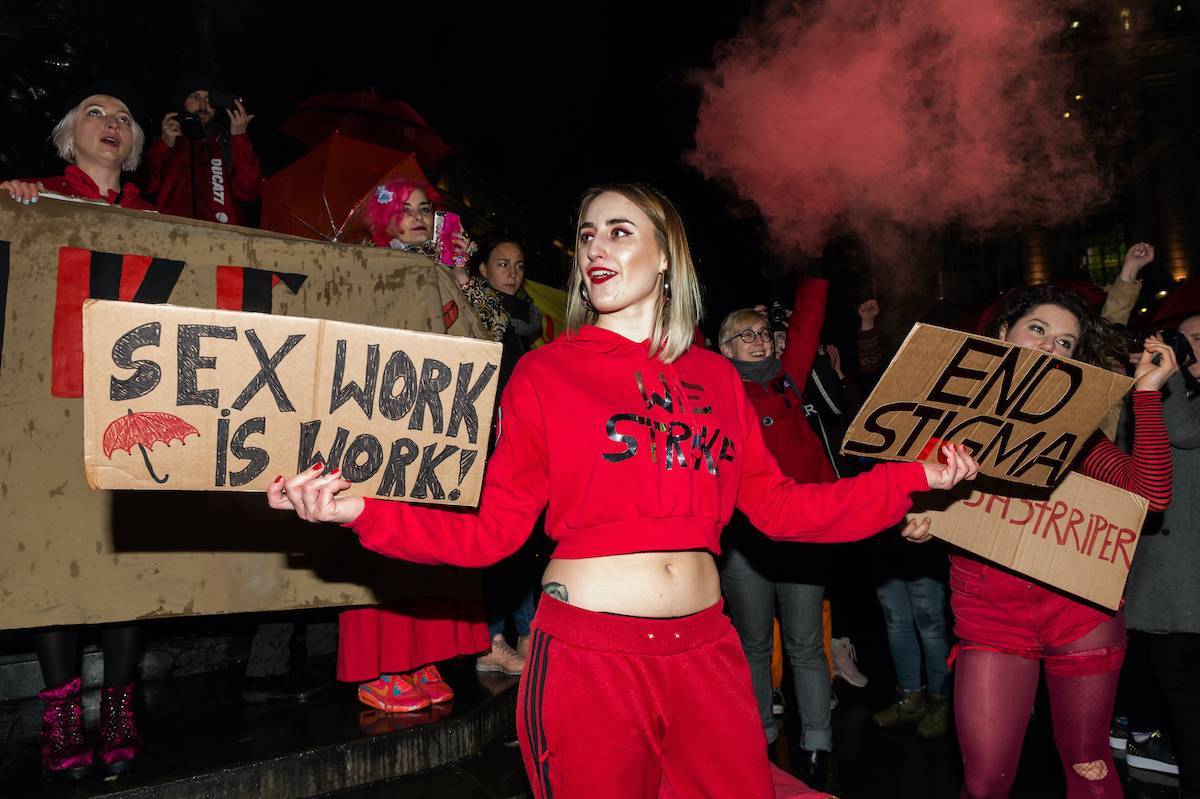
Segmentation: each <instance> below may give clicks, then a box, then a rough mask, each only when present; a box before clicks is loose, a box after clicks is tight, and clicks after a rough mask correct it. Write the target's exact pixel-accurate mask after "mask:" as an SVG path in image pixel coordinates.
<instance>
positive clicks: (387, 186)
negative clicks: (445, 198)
mask: <svg viewBox="0 0 1200 799" xmlns="http://www.w3.org/2000/svg"><path fill="white" fill-rule="evenodd" d="M417 189H420V190H421V191H423V192H425V196H426V197H428V198H429V202H431V203H433V204H434V205H435V206H436V205H438V204H439V203H440V202H441V201H442V198H441V196H440V195H439V194H438V193H437V189H435V188H434V187H433V186H431V185H429V184H428V183H418V182H417V181H415V180H409V179H408V178H393V179H392V180H389V181H387V182H386V183H380V184H379V185H378V186H376V187H375V188H374V189H372V190H371V195H370V196H369V197H368V198H367V204H366V207H365V208H364V213H365V215H366V218H367V226H368V227H369V228H370V229H371V239H372V240H373V241H374V242H375V246H376V247H386V246H388V243H389V242H390V241H391V240H392V234H391V233H388V228H389V227H391V225H392V221H393V220H395V219H399V218H400V217H402V216H403V215H404V203H406V202H407V201H408V198H409V197H411V196H412V193H413V192H414V191H416V190H417Z"/></svg>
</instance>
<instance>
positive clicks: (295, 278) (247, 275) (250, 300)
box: [217, 266, 308, 313]
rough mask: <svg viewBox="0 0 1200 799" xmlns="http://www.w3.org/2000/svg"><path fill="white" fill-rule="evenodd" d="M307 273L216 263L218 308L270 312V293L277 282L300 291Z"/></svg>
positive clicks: (293, 291)
mask: <svg viewBox="0 0 1200 799" xmlns="http://www.w3.org/2000/svg"><path fill="white" fill-rule="evenodd" d="M307 279H308V275H299V274H296V273H294V272H272V271H270V270H267V269H252V268H250V267H248V266H218V267H217V308H219V309H220V310H222V311H250V312H251V313H273V312H274V310H273V303H272V301H271V299H272V296H271V295H272V293H273V291H274V288H275V287H276V286H278V285H279V284H280V283H282V284H283V285H285V286H287V287H288V289H289V290H290V291H291V292H292V293H293V294H295V293H297V292H298V291H300V287H301V286H303V285H304V281H305V280H307Z"/></svg>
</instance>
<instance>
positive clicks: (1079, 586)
mask: <svg viewBox="0 0 1200 799" xmlns="http://www.w3.org/2000/svg"><path fill="white" fill-rule="evenodd" d="M1148 505H1149V503H1148V502H1147V501H1146V499H1145V498H1143V497H1139V496H1138V495H1137V494H1131V493H1130V492H1128V491H1125V490H1123V489H1120V488H1116V487H1115V486H1111V485H1109V484H1107V483H1102V482H1099V481H1097V480H1092V479H1091V478H1089V477H1084V476H1083V475H1081V474H1077V473H1075V472H1069V473H1068V474H1067V476H1066V477H1065V478H1064V479H1063V481H1062V483H1061V484H1060V485H1058V486H1057V487H1056V488H1054V489H1053V490H1049V489H1045V488H1037V487H1034V486H1022V485H1016V484H1014V483H1008V482H1005V481H1001V480H995V479H989V478H981V480H980V484H978V485H974V486H972V485H970V484H966V483H964V484H960V485H959V486H958V487H957V488H956V489H955V490H954V492H952V493H951V494H922V495H920V496H918V497H917V499H916V502H915V503H914V506H913V510H912V515H913V516H917V517H922V516H928V517H930V532H932V533H933V534H934V535H935V536H937V537H938V538H941V539H943V540H944V541H949V542H950V543H951V544H954V545H955V546H958V547H962V548H963V549H965V550H968V551H970V552H974V553H975V554H977V555H980V556H981V557H983V558H986V559H987V560H990V561H992V562H994V563H998V564H1000V565H1001V566H1005V567H1007V568H1010V569H1012V570H1013V571H1016V572H1020V573H1021V574H1024V575H1026V576H1028V577H1032V578H1033V579H1034V580H1038V581H1040V582H1043V583H1046V584H1047V585H1051V586H1054V587H1055V588H1059V589H1061V590H1063V591H1066V592H1068V593H1070V594H1074V595H1075V596H1079V597H1082V598H1083V599H1086V600H1089V601H1091V602H1095V603H1096V604H1098V605H1102V606H1104V607H1106V608H1110V609H1112V610H1116V609H1117V608H1119V607H1120V606H1121V597H1122V595H1123V594H1124V591H1125V580H1126V578H1127V577H1128V576H1129V565H1130V563H1132V561H1133V553H1134V550H1135V549H1136V548H1137V543H1138V538H1139V536H1140V534H1141V529H1142V523H1143V522H1144V521H1145V519H1146V508H1147V507H1148Z"/></svg>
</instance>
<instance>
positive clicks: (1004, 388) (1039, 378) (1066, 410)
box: [842, 325, 1133, 486]
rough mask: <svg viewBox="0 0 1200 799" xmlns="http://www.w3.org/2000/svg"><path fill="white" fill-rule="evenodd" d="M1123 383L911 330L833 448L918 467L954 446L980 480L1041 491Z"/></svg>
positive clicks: (981, 342) (987, 344) (1073, 366)
mask: <svg viewBox="0 0 1200 799" xmlns="http://www.w3.org/2000/svg"><path fill="white" fill-rule="evenodd" d="M1132 385H1133V381H1132V380H1131V379H1130V378H1128V377H1125V376H1124V375H1118V374H1115V373H1113V372H1110V371H1108V370H1106V369H1100V368H1097V367H1094V366H1089V365H1087V364H1083V363H1079V362H1078V361H1072V360H1068V359H1065V358H1059V357H1056V356H1054V355H1050V354H1049V353H1046V352H1041V351H1039V350H1033V349H1026V348H1023V347H1016V346H1013V345H1011V344H1006V343H1004V342H1002V341H997V340H995V339H990V338H984V337H983V336H973V335H969V334H966V333H960V332H958V331H955V330H946V329H944V328H940V327H932V326H930V325H917V326H916V327H914V328H913V329H912V331H911V332H910V333H909V334H908V338H906V339H905V341H904V344H903V346H902V347H901V348H900V352H899V353H897V354H896V357H895V358H894V359H893V360H892V363H891V365H890V366H888V369H887V371H886V372H885V373H884V375H883V377H882V378H881V379H880V381H879V385H877V386H876V387H875V390H874V391H873V392H871V396H870V398H868V399H867V402H866V404H865V405H864V406H863V408H862V410H861V411H859V413H858V416H857V417H856V418H855V420H854V422H853V424H851V425H850V429H849V430H848V431H847V433H846V438H845V440H844V441H843V442H842V452H844V453H849V454H853V455H865V456H867V457H871V458H881V459H885V460H901V461H921V460H930V459H934V458H936V457H937V456H938V450H939V447H940V445H941V444H942V443H946V442H954V443H960V444H964V445H965V446H966V447H967V449H968V450H969V451H970V452H971V454H972V455H973V456H974V457H975V459H976V460H977V461H979V470H980V472H981V473H983V474H986V475H991V476H993V477H998V478H1001V479H1004V480H1012V481H1015V482H1018V483H1026V484H1029V485H1039V486H1051V485H1055V484H1057V483H1058V482H1059V481H1060V480H1062V478H1063V475H1064V474H1065V473H1066V471H1067V469H1068V468H1069V467H1070V465H1071V462H1072V461H1073V460H1074V459H1075V456H1076V455H1077V454H1078V453H1079V451H1080V449H1081V447H1082V446H1083V445H1084V443H1085V442H1086V441H1087V438H1088V436H1089V435H1091V433H1092V431H1094V430H1095V429H1096V427H1097V426H1098V425H1099V424H1100V422H1101V420H1102V419H1103V418H1104V416H1105V414H1107V413H1108V411H1109V409H1110V408H1112V407H1114V406H1115V405H1116V404H1117V403H1118V402H1120V401H1121V398H1122V397H1124V396H1125V394H1126V392H1128V391H1129V389H1130V387H1131V386H1132Z"/></svg>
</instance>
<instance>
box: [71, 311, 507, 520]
mask: <svg viewBox="0 0 1200 799" xmlns="http://www.w3.org/2000/svg"><path fill="white" fill-rule="evenodd" d="M83 330H84V462H85V466H86V469H87V477H88V482H89V483H90V484H91V485H92V487H93V488H112V489H118V488H124V489H129V488H137V489H176V490H201V491H262V490H265V489H266V487H267V486H268V485H270V483H271V481H272V480H274V479H275V477H276V475H279V474H284V475H291V474H293V473H295V472H298V471H303V470H305V469H308V468H312V467H313V466H314V464H317V463H323V464H326V467H327V468H333V467H335V466H336V467H339V468H340V469H341V471H342V474H343V475H344V476H345V477H346V479H348V480H350V481H351V482H352V483H354V486H353V488H352V489H350V490H349V493H352V494H361V495H365V496H373V497H379V498H381V499H398V500H412V501H417V502H430V503H440V504H447V505H472V506H473V505H475V504H476V503H477V502H478V499H479V490H480V485H481V482H482V475H483V466H484V460H485V458H486V453H487V444H488V435H489V432H490V429H491V420H492V407H493V403H494V400H495V394H496V373H497V370H498V368H499V363H500V345H499V344H498V343H496V342H492V341H481V340H478V339H469V338H460V337H456V336H443V335H437V334H433V333H417V332H412V331H407V330H390V329H384V328H378V327H369V326H366V325H357V324H349V323H345V322H331V321H327V320H322V319H310V318H303V317H290V316H276V315H267V314H254V313H242V312H235V311H217V310H205V309H198V308H184V307H178V306H171V305H149V304H145V303H125V302H112V301H99V300H89V301H87V303H85V306H84V312H83Z"/></svg>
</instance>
